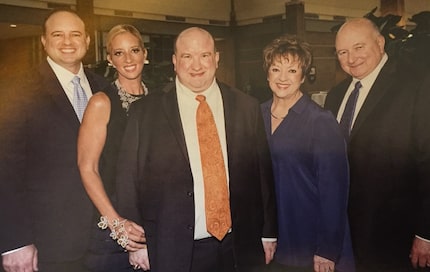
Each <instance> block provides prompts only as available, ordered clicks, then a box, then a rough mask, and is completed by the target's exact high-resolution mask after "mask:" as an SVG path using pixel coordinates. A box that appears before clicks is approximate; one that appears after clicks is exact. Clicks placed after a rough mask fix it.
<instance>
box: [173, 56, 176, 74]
mask: <svg viewBox="0 0 430 272" xmlns="http://www.w3.org/2000/svg"><path fill="white" fill-rule="evenodd" d="M172 63H173V68H174V70H175V71H176V55H175V54H173V55H172Z"/></svg>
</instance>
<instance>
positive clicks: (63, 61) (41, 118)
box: [0, 10, 107, 272]
mask: <svg viewBox="0 0 430 272" xmlns="http://www.w3.org/2000/svg"><path fill="white" fill-rule="evenodd" d="M41 41H42V44H43V46H44V48H45V51H46V53H47V60H45V61H43V63H42V64H41V66H40V69H39V70H38V71H33V72H32V73H31V74H29V75H26V77H27V78H31V80H28V81H29V83H28V84H24V85H25V86H24V87H23V88H19V89H20V90H19V91H17V92H16V93H14V97H13V98H11V99H10V100H9V101H8V103H7V106H6V107H4V108H2V112H1V113H2V114H1V119H0V182H1V183H0V207H1V208H0V215H1V216H0V217H1V218H2V220H1V224H0V252H1V253H2V260H3V268H4V269H5V271H36V270H37V269H39V270H40V271H56V272H58V271H62V272H64V271H74V272H76V271H83V270H82V269H81V259H82V257H83V254H84V252H85V250H86V246H87V242H88V238H89V230H90V224H91V222H92V209H93V208H92V205H91V202H90V201H89V199H88V197H87V195H86V193H85V190H84V188H83V186H82V182H81V181H80V176H79V171H78V168H77V163H76V160H77V159H76V138H77V133H78V128H79V125H80V121H79V118H78V117H80V114H82V110H83V109H84V107H85V105H84V106H83V108H81V109H80V110H81V111H75V110H74V106H72V105H74V104H75V102H76V101H77V99H76V98H75V97H74V93H73V92H74V91H75V86H74V84H73V83H72V82H71V80H72V78H74V77H75V76H78V77H79V79H80V86H81V87H82V88H81V89H80V90H81V91H82V92H84V93H85V97H87V98H89V96H91V94H92V91H97V90H100V89H102V88H105V87H107V82H106V81H105V80H104V79H103V78H102V77H99V76H96V75H95V74H93V73H90V72H89V71H87V70H86V69H84V68H83V65H82V63H81V60H82V58H83V57H84V55H85V53H86V52H87V49H88V46H89V42H90V40H89V36H88V35H87V33H86V30H85V25H84V22H83V21H82V20H81V18H79V16H78V15H77V14H75V13H74V12H72V11H65V10H55V11H53V12H52V13H51V14H50V15H49V16H48V17H47V19H46V20H45V22H44V25H43V34H42V37H41ZM27 78H24V79H23V80H24V81H26V80H27ZM76 88H77V87H76ZM82 101H84V100H82Z"/></svg>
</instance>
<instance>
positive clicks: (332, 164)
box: [261, 95, 355, 272]
mask: <svg viewBox="0 0 430 272" xmlns="http://www.w3.org/2000/svg"><path fill="white" fill-rule="evenodd" d="M272 102H273V100H269V101H267V102H265V103H263V104H262V105H261V109H262V113H263V119H264V123H265V130H266V134H267V139H268V142H269V146H270V150H271V155H272V161H273V170H274V175H275V189H276V200H277V206H278V225H279V236H278V246H277V250H276V253H275V257H274V260H275V262H277V263H279V264H281V265H284V266H290V267H313V256H314V255H318V256H321V257H324V258H327V259H330V260H333V261H335V263H336V266H335V269H336V271H348V272H350V271H355V269H354V260H353V254H352V249H351V240H350V235H349V226H348V219H347V201H348V190H349V169H348V161H347V151H346V145H345V142H344V139H343V136H342V134H341V132H340V130H339V126H338V123H337V121H336V120H335V118H334V117H333V115H332V114H331V113H330V112H329V111H327V110H324V109H322V108H321V107H320V106H318V105H317V104H316V103H314V102H313V101H312V100H311V99H310V98H309V96H307V95H303V96H302V97H301V98H300V99H299V100H298V101H297V102H296V104H295V105H294V106H293V107H292V108H291V109H290V110H289V112H288V115H287V116H286V117H285V119H283V120H282V122H281V123H280V125H279V126H278V127H277V128H276V130H275V131H274V132H273V134H272V133H271V131H272V128H271V114H270V109H271V105H272ZM312 271H313V270H312Z"/></svg>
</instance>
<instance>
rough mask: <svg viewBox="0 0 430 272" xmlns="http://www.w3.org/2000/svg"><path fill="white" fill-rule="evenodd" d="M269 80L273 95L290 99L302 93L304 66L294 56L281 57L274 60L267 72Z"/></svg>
mask: <svg viewBox="0 0 430 272" xmlns="http://www.w3.org/2000/svg"><path fill="white" fill-rule="evenodd" d="M267 80H268V81H269V86H270V89H271V90H272V92H273V95H274V96H276V97H277V98H280V99H288V98H290V97H293V96H294V95H296V94H297V93H298V92H300V86H301V85H302V83H303V81H304V75H303V71H302V65H301V64H300V62H299V61H298V60H297V58H295V57H293V56H292V55H290V54H289V55H287V56H279V57H277V58H275V59H274V60H273V63H272V64H271V65H270V67H269V69H268V71H267Z"/></svg>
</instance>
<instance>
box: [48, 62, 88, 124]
mask: <svg viewBox="0 0 430 272" xmlns="http://www.w3.org/2000/svg"><path fill="white" fill-rule="evenodd" d="M40 71H41V75H42V80H43V81H42V89H41V90H40V91H43V92H46V93H48V95H49V96H50V97H51V98H52V100H53V101H54V104H55V106H57V107H58V108H59V113H60V115H62V116H63V117H64V118H63V119H64V120H65V122H70V125H71V126H73V127H79V125H80V123H79V120H78V117H77V116H76V113H75V110H74V109H73V106H72V104H71V103H70V100H69V99H68V98H67V95H66V93H65V92H64V90H63V87H62V86H61V84H60V81H59V80H58V79H57V77H56V75H55V73H54V71H53V70H52V68H51V67H50V66H49V64H48V62H44V63H43V64H42V66H41V70H40Z"/></svg>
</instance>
